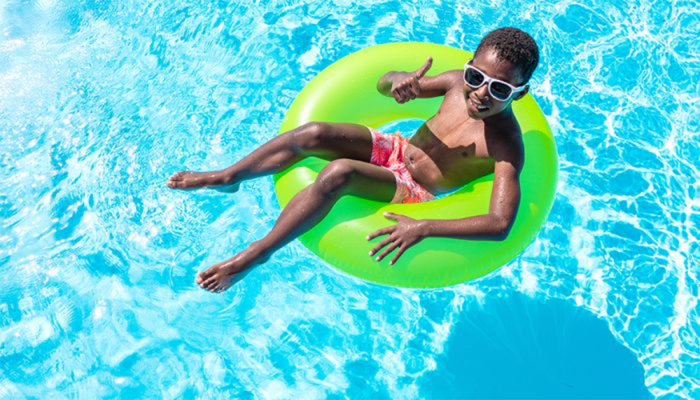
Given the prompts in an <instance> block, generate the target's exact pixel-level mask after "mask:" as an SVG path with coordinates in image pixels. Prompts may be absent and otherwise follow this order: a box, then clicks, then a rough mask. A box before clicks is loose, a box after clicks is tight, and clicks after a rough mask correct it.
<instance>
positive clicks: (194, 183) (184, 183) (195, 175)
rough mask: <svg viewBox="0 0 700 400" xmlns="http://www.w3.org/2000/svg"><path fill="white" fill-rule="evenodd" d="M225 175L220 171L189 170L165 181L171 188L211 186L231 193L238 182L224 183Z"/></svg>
mask: <svg viewBox="0 0 700 400" xmlns="http://www.w3.org/2000/svg"><path fill="white" fill-rule="evenodd" d="M225 182H226V177H225V175H224V174H223V172H221V171H212V172H190V171H180V172H178V173H176V174H174V175H173V176H171V177H170V179H168V181H167V182H166V183H165V184H166V185H168V187H169V188H171V189H181V190H189V189H200V188H205V187H212V188H213V189H215V190H218V191H220V192H224V193H233V192H235V191H237V190H238V187H239V186H240V183H238V182H237V183H235V184H229V185H227V184H225Z"/></svg>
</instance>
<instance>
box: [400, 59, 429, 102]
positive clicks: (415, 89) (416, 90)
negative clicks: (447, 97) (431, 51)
mask: <svg viewBox="0 0 700 400" xmlns="http://www.w3.org/2000/svg"><path fill="white" fill-rule="evenodd" d="M432 66H433V58H432V57H428V61H426V62H425V64H423V66H422V67H420V68H418V70H417V71H416V72H410V73H408V72H404V73H403V74H401V75H399V76H397V77H396V79H394V82H393V84H392V85H391V95H392V96H394V99H396V102H397V103H400V104H403V103H405V102H407V101H409V100H413V99H415V98H416V97H418V96H419V95H420V92H421V89H420V83H419V82H418V81H419V80H420V78H422V77H423V76H424V75H425V73H426V72H428V70H429V69H430V67H432Z"/></svg>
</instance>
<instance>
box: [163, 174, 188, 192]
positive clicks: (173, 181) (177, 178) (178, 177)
mask: <svg viewBox="0 0 700 400" xmlns="http://www.w3.org/2000/svg"><path fill="white" fill-rule="evenodd" d="M186 173H187V171H180V172H177V173H175V174H173V176H171V177H170V178H169V179H168V181H167V182H166V185H168V187H170V188H176V187H178V184H179V183H180V182H182V179H183V178H184V177H185V174H186Z"/></svg>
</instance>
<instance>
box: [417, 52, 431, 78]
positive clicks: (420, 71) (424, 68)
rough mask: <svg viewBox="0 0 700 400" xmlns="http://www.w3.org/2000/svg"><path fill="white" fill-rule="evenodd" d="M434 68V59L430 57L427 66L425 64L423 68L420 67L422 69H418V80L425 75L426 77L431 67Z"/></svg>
mask: <svg viewBox="0 0 700 400" xmlns="http://www.w3.org/2000/svg"><path fill="white" fill-rule="evenodd" d="M432 66H433V57H428V61H426V62H425V64H423V66H422V67H420V68H419V69H418V71H416V76H417V77H418V78H422V77H423V75H425V73H426V72H428V70H429V69H430V67H432Z"/></svg>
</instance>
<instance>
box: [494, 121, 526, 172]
mask: <svg viewBox="0 0 700 400" xmlns="http://www.w3.org/2000/svg"><path fill="white" fill-rule="evenodd" d="M487 141H489V142H491V143H490V146H489V147H490V148H491V151H490V153H491V157H493V158H494V159H495V160H496V161H508V162H510V163H512V164H513V165H515V166H516V167H517V168H518V169H520V168H521V167H522V164H523V161H524V159H525V144H524V142H523V136H522V132H521V130H520V125H519V124H518V121H516V120H515V119H513V123H511V124H504V125H502V126H500V127H498V128H497V132H494V134H493V137H492V139H491V140H489V139H488V138H487Z"/></svg>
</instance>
